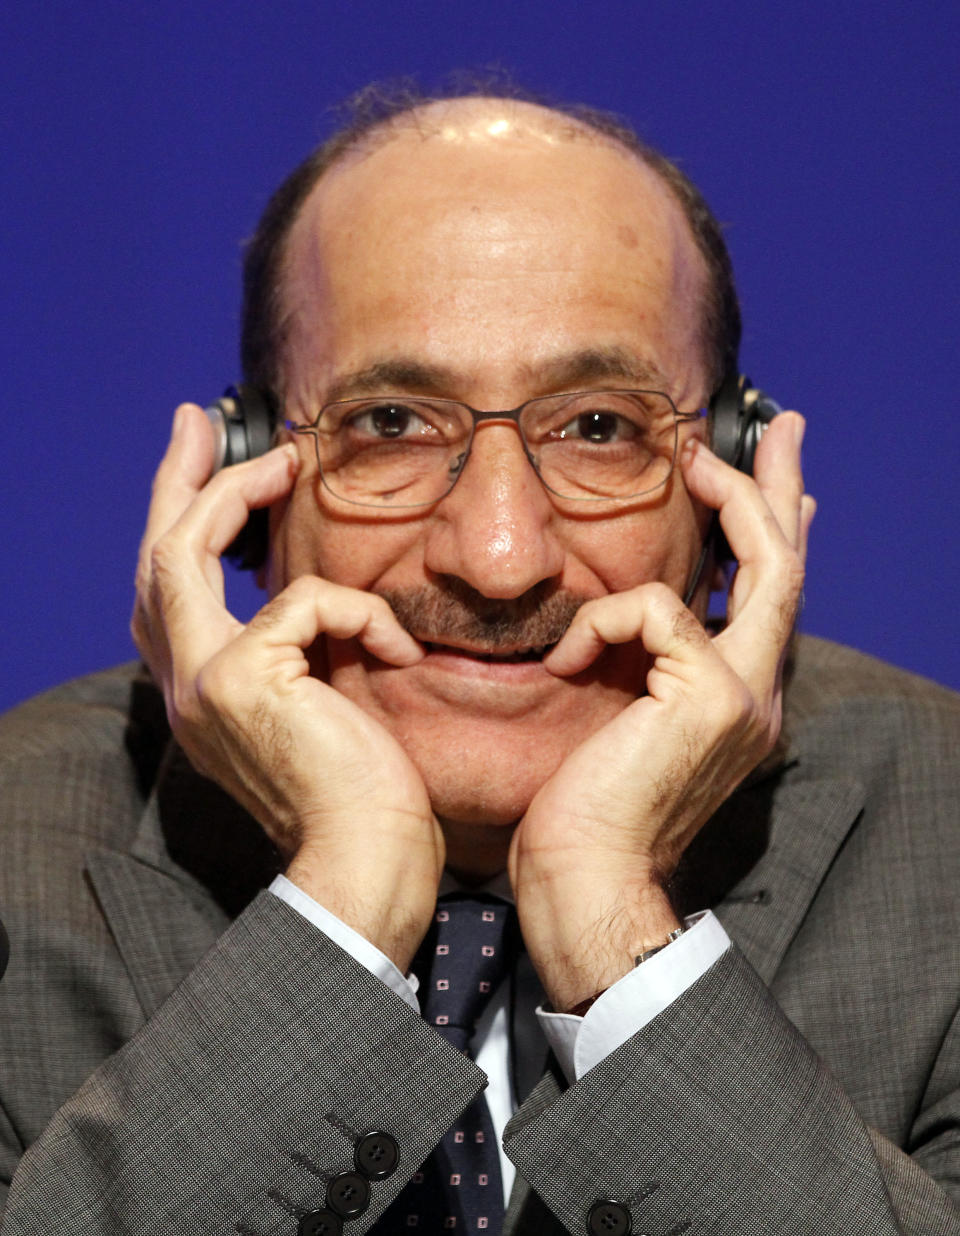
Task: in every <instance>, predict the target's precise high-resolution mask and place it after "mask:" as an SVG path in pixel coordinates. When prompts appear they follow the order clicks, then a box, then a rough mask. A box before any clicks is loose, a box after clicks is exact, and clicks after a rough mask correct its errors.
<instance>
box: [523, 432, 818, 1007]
mask: <svg viewBox="0 0 960 1236" xmlns="http://www.w3.org/2000/svg"><path fill="white" fill-rule="evenodd" d="M802 432H803V421H802V419H801V418H800V417H799V416H797V415H796V414H795V413H788V414H785V415H783V416H780V417H777V418H776V420H775V421H774V422H773V423H772V424H771V426H770V428H769V429H768V431H767V433H766V434H765V435H764V438H763V440H762V442H761V444H760V447H759V448H758V452H757V461H756V480H754V479H753V478H750V477H747V476H745V475H743V474H742V473H739V472H737V471H735V470H734V469H733V468H731V467H729V466H728V465H726V464H724V463H722V462H721V461H720V460H719V459H718V458H717V457H716V456H715V455H713V454H712V452H711V451H710V450H709V449H708V448H707V447H705V446H704V445H703V444H702V443H700V442H698V441H696V440H695V439H694V440H691V441H690V442H688V443H687V445H686V447H685V449H684V452H683V455H682V459H681V466H682V469H683V475H684V480H685V482H686V484H687V487H688V489H689V491H690V493H691V494H692V496H693V497H695V498H697V499H699V500H700V501H701V502H703V503H705V504H706V505H708V506H710V507H713V508H714V509H717V510H719V512H720V523H721V525H722V527H723V530H724V532H725V534H726V536H727V539H728V541H729V542H730V545H731V547H732V548H733V550H734V553H735V554H736V556H737V558H738V561H739V568H738V571H737V574H736V578H735V581H734V584H733V587H732V590H731V595H730V600H729V608H728V621H727V625H726V627H725V628H724V630H723V631H722V632H721V633H720V634H719V635H717V636H716V637H715V638H713V639H711V637H710V636H709V635H708V634H707V632H706V631H705V630H704V628H703V626H702V625H701V624H700V622H699V621H698V620H697V619H696V618H695V617H694V615H693V614H692V613H691V612H690V611H689V610H688V609H686V607H685V606H684V605H683V603H682V602H681V601H680V599H679V598H678V597H677V596H676V594H675V593H673V592H672V591H671V590H670V589H669V588H667V587H666V586H665V585H663V584H659V583H651V584H642V585H640V586H639V587H636V588H633V589H631V590H630V591H628V592H624V593H620V594H614V595H611V596H608V597H604V598H601V599H599V600H596V601H591V602H588V603H587V604H585V605H584V606H583V607H582V608H581V609H580V610H579V612H578V613H577V616H576V618H575V619H574V621H573V623H572V624H571V626H570V627H569V629H568V630H567V632H566V634H565V635H564V637H563V638H562V639H561V640H560V642H559V643H558V644H557V646H556V648H554V649H553V651H552V652H551V653H550V654H549V655H548V656H547V657H546V658H544V665H545V666H546V667H547V668H548V669H549V670H550V671H551V672H552V673H555V674H558V675H560V676H563V677H566V676H569V675H572V674H576V673H579V672H581V671H582V670H584V669H586V668H587V667H588V666H589V665H590V664H591V663H592V662H593V661H595V660H596V658H597V657H598V656H599V655H600V653H601V652H602V651H603V649H604V648H605V647H606V646H607V645H608V644H618V643H625V642H629V641H633V640H637V641H639V642H640V643H641V644H642V645H643V648H644V649H645V650H646V652H647V653H648V654H649V655H650V656H651V657H652V658H653V664H652V667H651V669H650V671H649V673H648V676H647V692H648V693H647V695H645V696H644V697H643V698H641V699H638V700H637V701H635V702H634V703H633V704H631V705H630V706H629V707H628V708H626V709H625V710H624V711H623V712H622V713H621V714H620V715H619V716H617V717H616V718H615V719H614V720H613V721H612V722H610V723H609V724H608V725H606V726H604V727H603V728H602V729H601V730H599V731H598V732H597V733H595V734H593V735H592V736H591V737H590V738H588V739H587V740H586V741H585V742H584V743H582V744H581V745H580V746H579V747H578V748H577V749H576V750H575V751H573V752H572V753H571V754H570V755H569V756H568V757H567V759H566V760H565V761H564V762H563V764H562V765H561V767H560V768H559V769H558V770H557V772H556V773H555V774H554V775H553V776H552V777H551V778H550V780H549V781H547V782H546V784H545V785H544V786H543V787H542V788H541V790H540V791H539V792H538V794H537V795H536V797H535V798H534V800H533V802H532V803H531V804H530V807H529V808H528V810H527V813H526V815H525V817H524V819H523V820H522V821H521V823H520V825H519V827H518V829H517V831H516V833H515V836H514V839H513V844H512V846H511V853H510V876H511V880H512V883H513V887H514V892H515V895H516V898H517V908H518V912H519V915H520V922H521V926H522V929H523V933H524V938H525V939H526V942H527V947H528V948H529V950H530V953H531V957H532V959H533V961H534V964H535V965H536V967H537V969H538V971H539V974H540V978H541V981H542V982H543V983H544V987H545V990H546V991H547V994H548V996H549V997H550V999H551V1002H552V1004H553V1006H554V1008H557V1009H565V1008H571V1007H573V1006H574V1005H576V1004H578V1003H579V1002H581V1001H582V1000H584V999H586V998H589V997H590V996H591V995H594V994H596V993H597V992H598V991H602V990H604V989H605V988H606V987H607V986H609V985H610V984H611V983H612V982H615V981H616V979H618V978H620V977H622V975H623V974H625V973H626V972H627V971H628V970H629V969H630V968H631V966H632V965H633V959H634V957H635V956H636V955H637V954H638V953H640V952H641V951H643V949H645V948H647V947H651V946H653V945H655V944H659V943H662V942H663V941H664V940H665V938H666V936H667V934H668V932H669V931H670V930H672V929H673V928H674V927H676V926H678V925H679V924H678V922H677V919H676V917H675V915H674V913H673V910H672V908H671V906H670V903H669V900H668V898H667V896H666V893H665V891H664V884H665V882H666V880H667V879H668V878H669V877H670V875H671V874H672V872H673V870H674V869H675V867H676V864H677V862H678V860H679V858H680V855H681V854H682V853H683V851H684V850H685V849H686V847H687V846H688V845H689V844H690V841H691V840H692V839H693V837H694V836H695V835H696V833H697V831H698V830H699V829H700V828H701V827H702V826H703V825H704V824H705V823H706V821H707V820H708V819H709V818H710V816H711V815H712V814H713V812H714V811H715V810H716V809H717V807H719V805H720V804H721V803H722V802H723V801H724V800H725V799H726V798H727V797H728V796H729V795H730V793H731V792H732V791H733V790H734V789H735V788H736V786H737V785H738V784H739V783H740V781H742V780H743V778H744V777H745V776H746V775H747V774H748V773H749V772H750V771H751V770H752V769H753V768H754V767H756V765H757V764H758V763H759V762H760V761H761V760H762V759H763V758H764V756H766V755H767V754H768V753H769V752H770V750H771V749H772V747H773V744H774V742H775V741H776V738H777V736H778V734H779V729H780V719H781V707H782V698H781V697H782V671H783V662H784V657H785V655H786V650H787V646H788V643H789V639H790V635H791V632H792V630H793V623H794V618H795V614H796V608H797V603H798V599H799V596H800V591H801V588H802V584H803V563H804V560H805V556H806V543H807V532H808V529H809V526H810V522H811V520H812V518H813V514H814V503H813V499H812V498H810V497H809V496H807V495H805V494H804V493H803V483H802V477H801V474H800V459H799V456H800V440H801V438H802Z"/></svg>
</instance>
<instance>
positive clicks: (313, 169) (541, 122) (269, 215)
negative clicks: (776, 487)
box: [241, 82, 740, 389]
mask: <svg viewBox="0 0 960 1236" xmlns="http://www.w3.org/2000/svg"><path fill="white" fill-rule="evenodd" d="M387 86H388V89H387V92H386V93H385V92H384V90H383V89H382V88H381V87H379V86H378V85H377V84H374V85H373V86H371V87H369V88H367V89H366V90H364V91H361V92H360V94H358V95H357V96H354V98H353V99H351V100H349V101H348V103H347V105H346V107H347V109H348V112H347V114H348V115H349V117H350V122H349V123H347V124H346V125H345V126H344V127H343V128H341V129H340V130H339V131H338V132H337V133H335V134H334V135H333V136H332V137H331V138H329V139H328V140H327V141H326V142H324V143H323V145H322V146H320V147H318V148H317V149H316V150H315V151H314V152H313V153H312V154H311V155H309V156H308V157H307V158H306V159H305V160H304V161H303V162H302V163H301V164H300V165H299V166H298V167H297V168H295V169H294V171H293V172H292V173H291V174H290V175H289V176H288V177H287V179H286V180H285V181H284V182H283V183H282V184H281V185H280V187H279V188H278V189H277V191H276V192H275V193H274V194H273V196H272V197H271V199H270V201H269V202H268V204H267V207H266V209H265V211H264V213H263V216H262V217H261V219H260V223H259V224H258V227H257V231H256V233H255V235H254V236H253V238H252V239H251V241H250V243H249V245H248V247H247V254H246V258H245V261H244V309H243V332H242V340H241V360H242V368H243V371H244V374H245V376H246V379H247V380H248V381H251V382H254V383H255V384H257V385H260V386H262V387H265V388H267V389H276V388H277V386H278V384H279V381H280V378H281V373H280V370H281V369H282V359H281V358H282V353H283V349H284V343H285V337H286V329H287V327H288V326H289V317H288V313H287V310H288V305H287V304H285V303H284V302H285V299H286V298H285V297H284V295H283V292H284V285H285V284H286V278H285V273H286V272H285V266H286V253H287V248H288V243H289V240H290V236H291V233H292V232H293V231H294V229H295V225H296V222H297V219H298V217H299V216H300V214H301V212H302V209H303V207H304V205H305V203H306V202H307V200H308V199H309V198H310V197H311V196H312V194H313V192H314V190H315V189H317V188H318V187H319V186H320V185H321V184H322V183H323V181H324V180H325V179H326V178H327V177H328V175H329V174H330V173H331V172H333V173H335V172H337V171H338V170H340V168H341V166H342V165H343V164H345V163H346V164H349V162H351V161H352V160H353V159H362V158H364V157H365V155H367V154H369V153H371V152H373V151H374V150H376V149H378V148H380V147H382V146H383V145H385V144H387V143H389V142H390V141H391V140H392V139H393V138H395V137H400V136H409V135H410V134H411V133H413V134H419V135H421V136H422V138H423V139H424V140H425V141H426V140H430V139H431V138H435V137H437V136H441V137H442V136H443V135H444V133H445V130H446V127H447V126H445V124H444V122H445V121H446V122H450V121H451V120H452V121H453V122H454V126H453V127H454V128H456V127H457V126H458V125H459V126H461V127H462V125H463V123H464V120H465V118H466V119H468V120H471V121H472V122H473V123H478V124H479V123H481V122H483V121H485V122H486V123H487V125H488V126H489V125H490V123H491V121H492V120H498V119H499V120H503V119H506V120H507V121H508V123H512V124H514V125H515V126H516V132H517V135H518V137H520V136H522V137H524V138H525V139H526V140H529V139H530V138H531V137H532V136H534V135H536V136H538V137H540V138H542V139H543V140H544V141H546V142H549V143H551V144H554V145H556V144H558V143H561V142H570V143H573V142H584V141H586V142H588V143H590V144H591V145H594V146H602V147H603V148H604V149H607V150H610V151H612V152H614V153H616V154H618V155H619V156H621V157H623V158H629V159H630V163H631V165H632V166H633V167H635V168H642V169H644V170H645V171H646V172H648V173H650V174H652V175H653V176H655V177H656V179H657V181H658V182H659V183H660V184H661V185H662V186H663V187H664V188H665V189H666V190H667V193H668V195H669V197H670V198H671V199H672V200H673V201H674V202H675V203H676V204H677V205H678V206H679V207H680V210H681V213H682V214H683V216H684V220H685V223H686V228H687V232H688V234H689V235H690V236H691V238H692V240H693V243H694V247H695V249H696V250H697V251H698V253H699V255H700V257H701V258H702V259H703V261H704V263H705V266H706V280H705V287H704V292H703V296H702V312H701V323H700V335H701V347H702V355H703V358H704V360H705V362H706V368H707V372H708V381H709V383H710V385H711V388H712V389H716V388H717V387H718V386H719V384H720V382H721V380H722V379H723V377H724V375H725V374H726V373H728V372H730V371H732V370H734V369H735V367H736V363H737V351H738V345H739V341H740V311H739V304H738V302H737V296H736V288H735V285H734V281H733V272H732V268H731V264H730V257H729V253H728V251H727V248H726V244H725V242H724V240H723V236H722V229H721V227H720V225H719V224H718V223H717V221H716V219H715V218H714V216H713V214H712V212H711V211H710V208H709V206H708V205H707V203H706V201H705V200H704V198H703V196H702V194H701V193H700V191H699V189H698V188H697V187H696V185H695V184H694V183H693V182H692V181H691V180H690V179H689V177H687V176H686V175H685V174H684V173H683V172H682V171H681V169H680V168H679V167H678V166H677V164H676V163H675V162H673V161H672V160H671V159H669V158H667V157H666V156H665V155H663V154H662V153H661V152H660V151H658V150H657V149H656V148H655V147H653V146H650V145H649V144H648V143H646V142H645V141H644V140H643V139H642V138H641V137H640V136H639V135H638V134H637V132H636V131H635V130H634V129H633V128H632V127H631V126H630V124H629V123H628V122H627V121H625V120H622V119H621V118H619V117H617V116H615V115H613V114H612V113H609V112H605V111H602V110H598V109H596V108H592V107H589V106H585V105H581V104H573V105H566V104H559V105H553V104H552V101H546V102H545V101H541V100H539V99H536V98H529V97H525V96H524V95H523V93H520V94H514V93H513V92H508V93H506V94H501V93H500V92H499V90H498V89H497V88H496V84H495V85H494V89H493V90H489V89H487V90H483V89H479V90H471V91H468V92H466V93H454V94H451V95H442V96H440V97H439V98H436V97H435V98H430V97H426V98H425V97H424V96H423V95H422V94H419V93H418V92H417V90H416V87H415V84H413V85H411V84H410V83H405V82H399V83H388V84H387ZM394 87H395V88H394ZM501 136H502V135H501Z"/></svg>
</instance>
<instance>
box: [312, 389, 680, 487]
mask: <svg viewBox="0 0 960 1236" xmlns="http://www.w3.org/2000/svg"><path fill="white" fill-rule="evenodd" d="M487 415H488V414H486V413H478V414H475V413H474V412H473V411H472V410H471V409H470V408H469V407H467V406H466V405H465V404H461V403H457V402H455V401H453V400H447V399H417V398H393V397H387V398H376V399H352V400H345V401H342V402H338V403H334V404H329V405H328V406H327V407H325V408H324V409H323V410H322V411H321V413H320V415H319V417H318V418H317V421H316V422H315V424H314V425H313V426H311V427H309V431H311V432H312V433H313V436H314V440H315V443H316V450H317V460H318V463H319V465H320V472H321V475H322V477H323V481H324V484H325V485H326V487H327V488H328V489H329V490H330V492H331V493H333V494H335V495H336V496H337V497H340V498H343V499H344V500H346V501H348V502H353V503H359V504H361V505H364V506H379V507H404V506H422V505H426V504H428V503H431V502H436V501H438V500H439V499H440V498H442V497H444V496H445V495H446V494H447V493H448V492H449V491H450V489H452V487H453V485H454V483H455V481H456V479H457V477H458V476H459V475H460V472H461V470H462V468H463V466H464V463H465V462H466V458H467V455H468V453H469V449H470V444H471V441H472V438H473V433H474V429H475V423H476V421H477V420H480V421H483V420H484V419H486V417H487ZM501 417H504V418H507V419H512V420H515V421H516V423H517V426H518V428H519V430H520V435H521V438H522V440H523V443H524V447H525V449H526V452H527V454H528V456H529V457H530V460H531V462H532V463H533V466H534V467H535V468H536V470H537V473H538V474H539V476H540V479H541V480H542V481H543V483H544V485H545V486H546V487H547V488H548V489H549V490H551V491H552V492H553V493H554V494H556V495H557V496H559V497H562V498H569V499H572V500H575V501H576V500H585V499H586V500H590V499H594V500H596V499H602V498H624V497H634V496H639V495H642V494H645V493H649V492H650V491H652V490H655V489H658V488H659V487H660V486H661V485H663V484H664V483H665V482H666V480H667V478H668V477H669V475H670V473H671V471H672V468H673V463H674V458H675V455H676V443H677V427H676V410H675V408H674V405H673V403H672V402H671V401H670V399H669V398H668V397H667V396H666V395H664V394H662V393H660V392H656V391H586V392H582V393H575V394H565V395H551V396H546V397H543V398H538V399H531V400H530V401H529V402H527V403H525V404H523V405H522V406H521V407H520V408H519V409H517V410H516V411H515V412H512V413H503V414H500V416H498V415H497V414H496V413H494V414H491V419H500V418H501Z"/></svg>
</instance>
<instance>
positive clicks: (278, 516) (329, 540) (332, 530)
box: [267, 483, 422, 596]
mask: <svg viewBox="0 0 960 1236" xmlns="http://www.w3.org/2000/svg"><path fill="white" fill-rule="evenodd" d="M421 523H422V521H421V520H410V519H404V520H391V521H378V522H377V523H376V524H371V523H370V521H369V520H367V519H364V518H363V517H362V515H353V514H348V515H347V516H343V515H340V514H334V513H332V512H331V511H330V510H329V509H328V508H326V507H325V505H324V502H323V498H322V496H320V498H319V500H318V495H317V494H316V492H315V490H314V487H313V484H312V483H310V484H302V485H299V484H298V486H297V487H296V489H295V490H294V492H293V494H292V495H291V496H290V497H289V498H288V499H287V500H286V501H285V502H282V503H278V504H277V505H276V506H275V507H273V508H272V510H271V512H270V558H269V564H268V570H267V586H268V591H269V594H270V595H271V596H275V595H276V594H277V593H278V592H280V591H281V590H282V589H283V588H284V587H286V585H287V584H289V583H290V582H291V581H292V580H294V579H297V578H298V577H299V576H301V575H319V576H320V577H321V578H322V579H328V580H330V581H331V582H332V583H336V584H344V585H346V586H347V587H350V588H360V589H363V590H369V589H370V588H372V587H373V586H374V585H375V584H377V583H378V581H380V580H381V579H382V578H383V576H384V575H386V574H387V573H388V572H390V571H391V570H393V569H394V568H396V567H397V566H398V564H400V563H408V562H413V561H414V560H415V559H416V558H417V557H418V548H417V547H418V545H419V541H420V536H421V526H420V525H421Z"/></svg>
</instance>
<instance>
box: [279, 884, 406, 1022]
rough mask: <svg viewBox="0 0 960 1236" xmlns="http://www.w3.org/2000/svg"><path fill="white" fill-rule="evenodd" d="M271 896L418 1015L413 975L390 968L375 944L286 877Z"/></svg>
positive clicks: (383, 954)
mask: <svg viewBox="0 0 960 1236" xmlns="http://www.w3.org/2000/svg"><path fill="white" fill-rule="evenodd" d="M270 892H271V893H274V894H275V895H276V896H277V897H279V898H280V900H281V901H285V902H286V903H287V905H289V906H292V907H293V908H294V909H295V910H297V911H299V913H300V914H302V915H303V917H304V918H305V919H308V920H309V921H310V922H311V923H313V925H314V927H316V928H318V929H319V930H320V931H322V932H323V934H324V935H325V936H327V937H328V939H330V940H332V941H333V942H334V944H338V945H339V946H340V947H341V948H342V949H343V950H344V952H346V953H349V954H350V956H351V957H352V958H353V959H354V961H358V962H359V963H360V965H361V966H363V967H364V968H365V969H367V970H369V971H370V973H371V974H372V975H373V976H374V978H378V979H379V980H380V981H381V982H382V983H386V985H387V986H388V987H389V988H390V990H391V991H393V992H396V994H397V995H398V996H399V997H400V999H401V1000H405V1001H406V1002H407V1004H409V1005H410V1007H411V1008H412V1009H413V1011H414V1012H415V1013H419V1012H420V1005H419V1003H418V1001H417V980H416V978H415V976H414V975H412V974H411V975H410V977H409V978H405V977H404V976H403V975H402V974H401V973H400V971H399V970H398V969H397V967H396V966H395V965H394V964H393V962H392V961H391V960H390V958H389V957H388V956H387V955H386V953H381V952H380V950H379V949H378V948H377V946H376V945H375V944H371V943H370V941H369V940H368V939H367V938H366V936H362V935H361V934H360V933H359V931H354V929H353V928H352V927H348V926H347V924H346V923H344V922H341V920H340V919H339V918H337V916H336V915H335V914H331V913H330V911H329V910H328V909H326V907H324V906H322V905H321V904H320V902H319V901H314V899H313V898H312V897H311V896H310V895H309V894H308V893H305V892H304V891H303V889H302V888H300V887H299V886H298V885H296V884H294V883H293V881H292V880H288V879H287V877H286V876H283V875H278V876H277V877H276V878H275V879H274V881H273V883H272V884H271V885H270Z"/></svg>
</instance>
